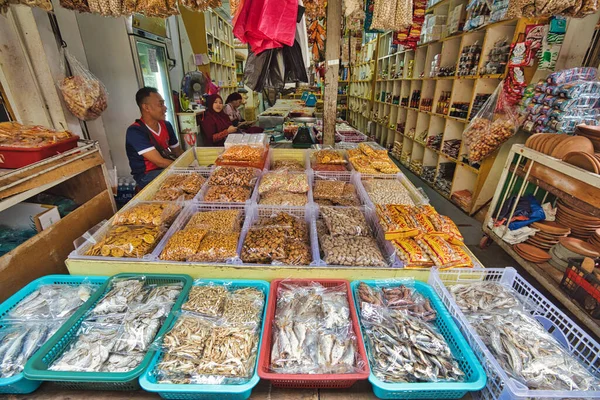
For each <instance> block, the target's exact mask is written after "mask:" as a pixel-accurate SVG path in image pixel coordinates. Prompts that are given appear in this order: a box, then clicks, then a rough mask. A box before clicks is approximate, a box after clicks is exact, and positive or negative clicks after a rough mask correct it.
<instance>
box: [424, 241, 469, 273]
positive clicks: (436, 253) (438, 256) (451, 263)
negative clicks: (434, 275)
mask: <svg viewBox="0 0 600 400" xmlns="http://www.w3.org/2000/svg"><path fill="white" fill-rule="evenodd" d="M415 240H416V242H417V243H418V244H419V246H421V248H422V249H423V250H424V251H425V252H426V253H427V255H429V257H430V258H431V260H432V261H433V263H434V265H435V266H437V267H439V268H451V267H455V266H457V265H460V264H461V263H464V261H465V260H464V259H463V255H462V254H460V253H458V252H457V251H456V246H453V245H451V244H450V243H448V242H446V241H445V240H444V239H443V237H441V236H439V235H436V234H426V235H420V236H418V237H417V238H416V239H415Z"/></svg>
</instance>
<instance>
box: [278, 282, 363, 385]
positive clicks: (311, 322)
mask: <svg viewBox="0 0 600 400" xmlns="http://www.w3.org/2000/svg"><path fill="white" fill-rule="evenodd" d="M357 354H358V351H357V349H356V337H355V336H354V332H353V329H352V324H351V321H350V310H349V305H348V295H347V292H346V288H345V287H344V286H343V285H342V286H338V287H331V288H325V287H323V286H322V285H320V284H318V283H310V284H308V285H307V286H304V285H296V284H294V283H293V282H289V283H288V282H282V283H281V284H280V287H279V290H278V293H277V306H276V310H275V318H274V322H273V341H272V349H271V370H272V371H274V372H278V373H293V374H312V373H320V374H323V373H339V374H344V373H352V372H355V371H357V370H361V369H362V367H363V366H362V365H361V362H360V361H359V360H358V357H357Z"/></svg>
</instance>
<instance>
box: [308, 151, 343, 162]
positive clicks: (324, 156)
mask: <svg viewBox="0 0 600 400" xmlns="http://www.w3.org/2000/svg"><path fill="white" fill-rule="evenodd" d="M312 160H313V163H314V164H346V160H345V159H344V155H343V154H342V153H340V152H339V151H337V150H334V149H327V148H324V149H321V150H317V151H315V152H314V153H313V154H312Z"/></svg>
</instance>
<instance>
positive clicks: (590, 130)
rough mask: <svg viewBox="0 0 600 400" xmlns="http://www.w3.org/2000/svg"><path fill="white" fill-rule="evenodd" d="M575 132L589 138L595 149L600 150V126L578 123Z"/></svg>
mask: <svg viewBox="0 0 600 400" xmlns="http://www.w3.org/2000/svg"><path fill="white" fill-rule="evenodd" d="M575 134H576V135H579V136H583V137H586V138H588V139H589V140H590V141H591V142H592V144H593V145H594V149H595V150H596V151H598V152H600V126H589V125H585V124H581V125H577V129H575Z"/></svg>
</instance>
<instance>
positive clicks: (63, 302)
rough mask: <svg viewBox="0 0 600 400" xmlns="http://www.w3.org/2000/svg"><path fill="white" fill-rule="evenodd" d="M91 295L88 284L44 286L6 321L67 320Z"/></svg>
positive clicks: (9, 315)
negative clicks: (32, 319) (33, 319)
mask: <svg viewBox="0 0 600 400" xmlns="http://www.w3.org/2000/svg"><path fill="white" fill-rule="evenodd" d="M91 293H92V287H91V286H90V285H89V284H86V283H83V284H81V285H77V286H70V285H44V286H41V287H40V288H39V289H37V290H35V291H33V292H32V293H31V294H30V295H29V296H27V297H26V298H24V299H23V300H21V301H20V302H19V304H18V305H17V306H16V307H15V308H14V309H13V310H11V312H10V313H9V314H8V316H7V317H6V318H5V320H8V319H31V318H36V319H40V318H42V319H45V318H67V317H69V316H71V314H73V313H74V312H75V310H77V308H79V306H81V305H82V304H83V303H85V302H86V301H87V300H88V299H89V298H90V294H91Z"/></svg>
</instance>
